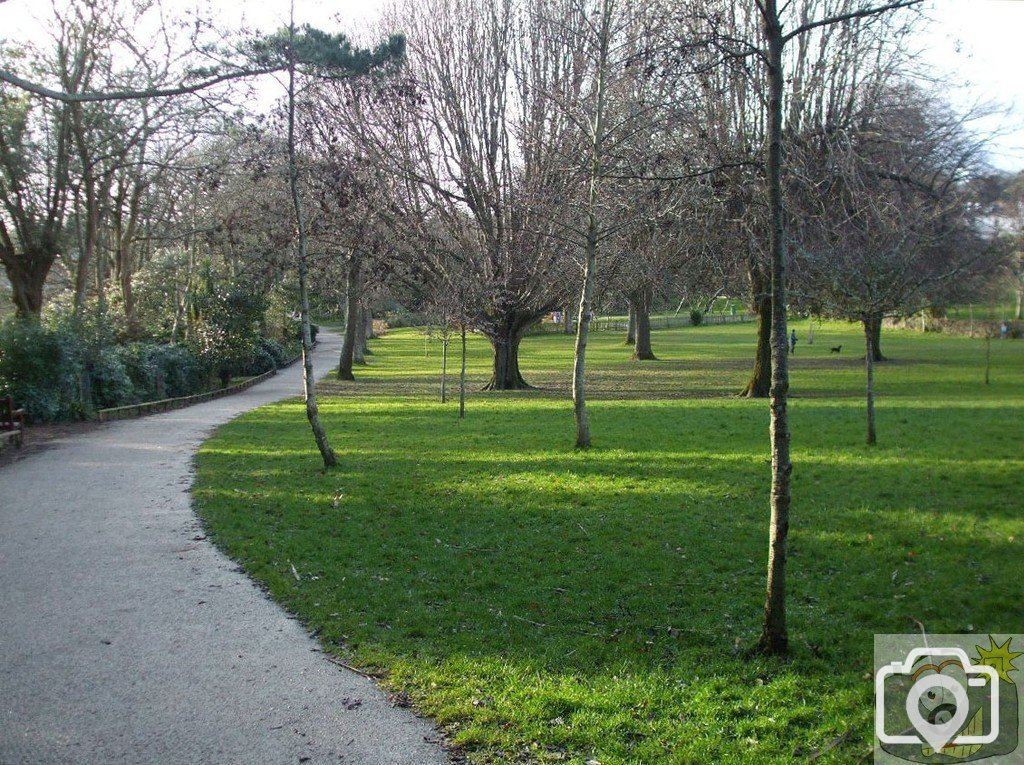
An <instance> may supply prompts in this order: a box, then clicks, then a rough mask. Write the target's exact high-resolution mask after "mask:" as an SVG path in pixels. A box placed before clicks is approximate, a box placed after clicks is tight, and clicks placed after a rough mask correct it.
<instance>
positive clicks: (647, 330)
mask: <svg viewBox="0 0 1024 765" xmlns="http://www.w3.org/2000/svg"><path fill="white" fill-rule="evenodd" d="M629 302H630V303H631V304H632V305H633V312H634V313H635V314H636V338H635V340H634V343H633V359H634V360H635V361H657V360H658V357H657V356H655V355H654V351H653V350H651V303H653V302H654V290H652V289H650V288H648V287H645V288H643V289H641V290H640V291H638V292H635V293H633V296H632V297H631V298H630V301H629Z"/></svg>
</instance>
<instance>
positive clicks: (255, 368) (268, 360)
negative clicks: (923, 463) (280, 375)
mask: <svg viewBox="0 0 1024 765" xmlns="http://www.w3.org/2000/svg"><path fill="white" fill-rule="evenodd" d="M273 369H277V360H276V359H275V358H274V354H273V353H271V352H270V351H269V350H267V348H266V347H265V346H264V345H263V343H262V342H260V343H258V344H257V345H256V348H255V350H254V351H253V354H252V358H251V359H250V360H249V362H248V363H247V364H246V365H245V366H244V368H243V369H242V373H243V374H246V375H252V376H255V375H262V374H265V373H266V372H269V371H271V370H273Z"/></svg>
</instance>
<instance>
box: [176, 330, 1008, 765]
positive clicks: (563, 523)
mask: <svg viewBox="0 0 1024 765" xmlns="http://www.w3.org/2000/svg"><path fill="white" fill-rule="evenodd" d="M796 328H797V332H798V333H799V335H800V337H801V338H804V339H805V338H806V337H807V326H806V324H799V323H798V324H797V325H796ZM752 332H753V327H752V325H743V326H727V327H710V328H706V329H705V328H697V329H694V328H688V329H680V330H671V331H664V332H658V333H655V336H654V348H655V352H656V353H657V354H658V355H659V357H660V358H661V359H662V361H658V362H650V363H648V362H644V363H643V364H638V363H635V362H631V361H629V360H628V356H629V353H628V349H626V348H625V347H624V346H623V345H622V338H621V337H619V335H617V334H614V333H599V334H597V335H596V336H592V342H591V346H590V355H589V359H590V367H589V377H590V379H591V383H590V384H591V390H592V394H593V398H594V400H593V403H592V406H591V413H592V428H593V436H594V441H595V444H596V447H595V448H594V449H591V450H590V451H588V452H575V451H573V450H572V449H571V448H570V447H571V444H572V441H573V425H572V414H571V406H570V404H569V402H568V400H567V391H568V386H569V379H570V359H571V339H570V338H565V337H561V336H557V335H552V336H538V337H531V338H529V339H527V340H526V341H525V344H524V346H523V349H522V365H523V369H524V374H525V376H526V377H527V379H528V380H529V381H531V382H533V383H534V384H537V385H540V386H542V387H543V390H540V391H528V392H522V393H515V394H494V393H477V392H474V393H473V395H472V396H471V397H470V399H469V403H468V416H467V419H466V420H465V421H462V422H460V421H459V420H458V419H457V417H456V413H457V409H456V405H455V404H448V405H445V406H442V405H441V404H440V403H438V401H437V391H438V387H439V386H438V378H437V375H436V371H437V370H438V369H439V367H440V358H439V353H440V343H439V342H437V341H436V340H435V341H432V342H426V343H425V341H424V338H423V336H422V335H421V334H418V333H417V332H416V331H415V330H402V331H395V332H392V333H391V334H389V335H388V336H387V337H386V338H384V339H382V340H379V341H376V342H374V344H373V346H372V347H373V350H374V355H373V356H372V357H371V364H370V366H368V367H367V368H366V369H365V370H362V372H363V373H362V374H361V375H360V380H359V381H357V382H356V383H354V384H352V383H346V384H339V383H336V382H335V383H327V384H325V385H324V386H323V388H322V390H323V391H324V392H325V393H327V394H330V395H329V396H328V397H325V398H324V400H323V401H322V405H321V411H322V413H323V414H324V416H325V420H326V423H327V426H328V429H329V432H330V435H331V439H332V443H333V445H334V447H335V449H336V450H337V451H338V453H339V456H340V458H341V467H340V468H339V469H337V470H335V471H332V472H330V473H328V474H324V473H323V472H322V470H321V469H320V468H321V465H320V463H319V457H318V455H317V454H316V452H315V450H314V448H313V444H312V438H311V436H310V433H309V430H308V426H307V424H306V422H305V419H304V409H303V407H302V406H301V405H300V404H299V403H298V402H288V403H283V404H278V405H274V406H269V407H264V408H262V409H260V410H257V411H255V412H253V413H251V414H249V415H246V416H244V417H242V418H240V419H239V420H237V421H235V422H233V423H231V424H229V425H227V426H225V427H224V428H222V429H221V430H220V431H219V432H218V434H217V435H216V436H215V437H214V438H213V439H211V440H210V441H209V442H208V443H207V444H206V445H205V446H204V448H203V449H202V451H201V453H200V456H199V459H198V463H199V475H198V480H197V485H196V489H195V497H196V502H197V505H198V508H199V512H200V514H201V515H202V517H203V518H204V519H205V520H206V522H207V525H208V527H209V530H210V533H211V534H212V535H213V538H214V539H215V540H216V542H217V543H218V544H220V545H221V546H222V547H223V548H224V549H225V550H226V551H227V552H228V554H230V555H231V556H232V557H234V558H235V559H237V560H239V561H240V562H241V563H242V565H243V566H244V567H245V569H246V570H247V571H248V572H249V573H250V574H251V575H252V576H253V577H254V578H256V579H257V580H258V581H260V582H261V583H263V584H265V585H266V586H267V587H268V588H269V590H270V592H271V593H272V594H273V596H274V597H275V598H277V599H278V600H280V601H281V602H282V603H283V604H285V606H286V607H287V608H288V609H289V610H291V611H292V612H294V613H295V614H297V615H298V616H299V617H300V618H301V619H302V620H303V621H304V623H305V624H306V625H307V626H308V627H309V628H310V629H311V630H314V631H315V632H316V633H317V634H318V635H319V637H320V639H321V641H322V642H323V644H324V645H325V646H326V647H327V648H328V649H329V650H330V651H332V652H334V653H336V654H338V655H340V656H342V657H344V658H345V660H346V661H349V662H351V663H353V664H356V665H358V666H361V667H364V668H369V669H370V670H372V671H377V672H380V673H381V674H382V675H383V676H384V683H385V685H386V686H387V687H388V688H390V689H392V690H394V691H395V692H397V693H399V694H400V695H401V696H402V697H403V698H408V699H409V700H410V701H411V702H412V703H413V704H414V705H415V706H416V708H417V709H419V710H421V711H422V712H424V713H426V714H429V715H430V716H432V717H433V718H434V719H436V720H437V721H438V723H439V724H440V725H441V726H442V727H443V728H445V729H446V730H447V731H448V733H449V734H450V737H451V739H452V740H453V741H454V742H455V743H456V744H458V745H461V746H462V747H463V748H464V750H465V751H466V753H467V754H468V756H469V757H470V759H471V760H472V761H479V762H520V761H523V762H549V761H550V762H568V763H579V764H582V763H585V762H587V761H588V760H591V759H593V760H597V761H598V762H600V763H602V764H603V765H611V763H635V764H637V765H640V764H641V763H643V764H644V765H646V764H647V763H690V762H693V763H707V762H736V763H739V762H743V763H747V762H790V761H793V760H806V759H808V758H810V757H812V756H813V754H814V753H815V752H816V750H822V754H821V756H820V758H819V759H818V760H817V761H818V762H858V761H864V760H866V759H870V755H869V752H870V741H871V733H870V721H871V714H872V686H871V681H870V679H869V678H870V672H871V667H872V635H873V633H876V632H912V631H915V630H916V627H915V623H914V621H913V620H915V619H916V620H919V621H920V622H922V623H923V624H925V625H926V627H927V628H928V630H929V631H931V632H935V633H941V632H962V631H978V632H983V631H993V632H1014V631H1018V630H1019V629H1020V627H1021V624H1022V623H1024V600H1022V585H1021V578H1020V572H1021V568H1020V561H1021V554H1022V544H1021V543H1022V541H1024V515H1022V509H1024V508H1022V500H1021V487H1022V482H1024V479H1022V476H1024V456H1022V450H1021V436H1022V428H1021V423H1022V422H1024V385H1022V382H1024V343H1020V342H1014V341H1007V342H1005V343H994V344H993V371H992V380H993V381H992V384H991V385H989V386H985V385H983V384H982V379H983V367H982V364H983V363H984V345H983V343H981V342H980V341H971V340H969V339H966V338H950V337H941V336H932V335H928V336H921V335H914V334H911V333H896V332H886V333H885V335H884V351H885V352H886V354H888V355H889V356H891V357H892V359H893V360H892V361H890V362H888V363H886V364H882V365H879V369H878V391H879V397H880V398H879V404H878V406H879V413H878V417H879V437H880V440H881V443H880V445H879V446H878V447H876V448H869V447H866V446H864V445H863V420H864V414H863V402H862V400H861V394H862V390H863V370H862V364H861V362H860V361H859V360H858V359H857V352H858V351H859V349H860V345H861V335H860V333H859V332H857V331H856V328H854V327H850V326H849V325H843V324H827V325H825V326H824V327H823V328H818V329H816V330H815V334H816V342H815V344H814V345H813V346H808V345H807V344H806V342H805V340H804V341H803V342H801V343H800V344H799V345H798V346H797V352H796V355H795V356H794V357H793V386H792V393H793V400H792V404H791V410H790V411H791V414H792V429H793V460H794V463H795V466H796V467H795V472H794V484H793V492H794V504H793V510H792V514H793V525H792V532H791V540H792V558H791V567H790V574H789V587H790V596H789V606H790V610H789V617H790V635H791V642H792V646H793V655H792V657H791V659H789V660H786V661H779V660H764V659H759V658H748V657H747V656H746V654H745V652H744V651H743V650H742V649H745V648H747V647H749V646H751V645H752V644H753V643H754V642H755V640H756V637H757V634H758V630H759V626H760V612H761V607H762V600H763V587H764V570H765V557H766V549H767V487H768V480H769V471H768V464H767V459H768V449H767V423H768V417H767V414H768V412H767V404H766V403H765V402H764V401H747V400H740V399H737V398H735V397H733V396H732V394H733V392H734V391H736V390H737V389H739V388H740V387H741V386H742V383H743V382H744V380H745V377H746V373H747V370H748V367H749V363H750V358H751V353H752V338H751V335H752ZM839 343H842V344H843V353H842V354H840V355H839V356H836V355H833V354H830V353H828V346H829V345H837V344H839ZM453 347H454V346H453ZM425 354H427V355H425ZM487 365H488V352H487V348H486V347H485V344H484V343H483V342H482V341H481V340H479V339H476V338H474V339H473V341H472V344H471V357H470V371H471V379H472V382H473V387H474V390H475V389H476V388H479V387H480V385H481V384H482V383H483V382H484V381H485V380H486V378H487V373H488V366H487ZM456 366H457V360H456V359H454V358H453V359H452V361H451V362H450V368H455V367H456ZM293 566H294V568H295V571H296V572H298V575H299V580H296V578H295V576H294V575H293V571H292V567H293Z"/></svg>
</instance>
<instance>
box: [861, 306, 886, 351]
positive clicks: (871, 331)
mask: <svg viewBox="0 0 1024 765" xmlns="http://www.w3.org/2000/svg"><path fill="white" fill-rule="evenodd" d="M862 323H863V324H864V332H865V333H866V334H868V335H870V339H871V360H872V361H885V360H886V358H885V356H883V355H882V316H881V315H880V314H872V315H871V316H868V317H866V318H865V319H864V320H863V322H862Z"/></svg>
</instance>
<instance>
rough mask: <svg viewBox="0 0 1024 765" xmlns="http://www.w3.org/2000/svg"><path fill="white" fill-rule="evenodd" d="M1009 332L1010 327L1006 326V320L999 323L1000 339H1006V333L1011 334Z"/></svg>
mask: <svg viewBox="0 0 1024 765" xmlns="http://www.w3.org/2000/svg"><path fill="white" fill-rule="evenodd" d="M1009 332H1010V328H1009V327H1007V326H1006V322H1005V321H1004V322H1003V323H1002V324H1000V325H999V339H1000V340H1005V339H1006V335H1007V334H1009Z"/></svg>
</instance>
